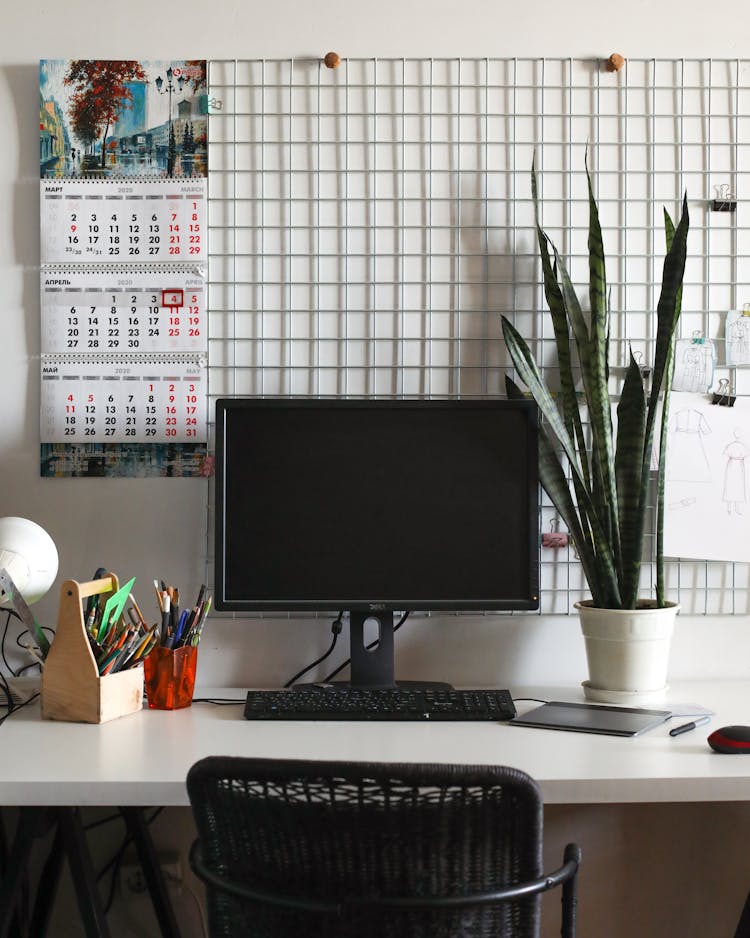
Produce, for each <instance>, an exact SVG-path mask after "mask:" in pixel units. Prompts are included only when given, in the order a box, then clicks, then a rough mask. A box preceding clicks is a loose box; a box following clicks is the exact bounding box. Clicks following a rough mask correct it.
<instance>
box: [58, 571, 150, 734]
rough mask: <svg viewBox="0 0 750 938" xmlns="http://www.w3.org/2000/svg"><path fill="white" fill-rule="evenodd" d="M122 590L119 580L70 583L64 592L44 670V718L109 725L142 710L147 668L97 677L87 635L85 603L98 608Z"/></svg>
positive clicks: (62, 592)
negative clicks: (95, 600) (92, 599)
mask: <svg viewBox="0 0 750 938" xmlns="http://www.w3.org/2000/svg"><path fill="white" fill-rule="evenodd" d="M118 589H119V584H118V582H117V577H116V576H114V574H111V573H108V574H107V575H106V576H105V577H103V578H102V579H100V580H91V581H90V582H88V583H78V582H77V581H76V580H66V581H65V582H64V583H63V585H62V588H61V590H60V607H59V610H58V614H57V631H56V632H55V637H54V639H53V641H52V644H51V645H50V649H49V652H48V653H47V658H46V660H45V664H44V669H43V670H42V717H44V719H46V720H67V721H69V722H74V723H106V722H107V721H108V720H114V719H115V718H116V717H122V716H125V715H126V714H128V713H136V712H137V711H139V710H140V709H141V708H142V706H143V665H141V664H138V665H136V666H135V667H133V668H129V669H128V670H127V671H118V672H117V673H116V674H107V675H105V676H104V677H100V676H99V669H98V668H97V664H96V659H95V658H94V655H93V652H92V651H91V646H90V645H89V640H88V637H87V635H86V625H85V623H84V621H83V611H82V606H81V602H82V600H84V599H86V598H87V597H89V596H100V597H101V599H100V600H99V601H100V602H104V603H106V601H107V599H108V598H109V597H110V596H111V595H112V594H113V593H116V592H117V590H118Z"/></svg>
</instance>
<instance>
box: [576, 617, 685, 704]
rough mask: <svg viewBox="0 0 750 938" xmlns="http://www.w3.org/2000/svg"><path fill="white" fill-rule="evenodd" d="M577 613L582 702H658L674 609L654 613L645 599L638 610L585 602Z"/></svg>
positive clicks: (662, 691)
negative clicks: (582, 648)
mask: <svg viewBox="0 0 750 938" xmlns="http://www.w3.org/2000/svg"><path fill="white" fill-rule="evenodd" d="M576 609H577V610H578V615H579V617H580V621H581V630H582V632H583V638H584V641H585V644H586V658H587V660H588V667H589V679H588V680H587V681H584V684H583V689H584V694H585V696H586V697H587V699H589V700H595V701H598V702H599V703H632V704H635V705H641V704H646V703H655V702H658V701H659V700H661V699H663V697H664V695H665V694H666V692H667V667H668V665H669V649H670V644H671V641H672V633H673V631H674V621H675V617H676V616H677V613H678V612H679V609H680V607H679V605H678V604H677V603H668V604H667V605H666V606H664V607H663V608H662V609H659V608H657V606H656V605H655V603H654V602H653V601H644V602H639V604H638V608H637V609H597V608H596V607H595V606H592V604H591V601H590V600H588V601H586V602H581V603H576Z"/></svg>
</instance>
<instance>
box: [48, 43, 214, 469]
mask: <svg viewBox="0 0 750 938" xmlns="http://www.w3.org/2000/svg"><path fill="white" fill-rule="evenodd" d="M40 91H41V104H40V116H39V131H40V262H41V268H40V298H41V304H40V305H41V320H42V322H41V362H40V378H41V405H40V439H41V474H42V475H44V476H74V475H81V476H86V475H98V476H101V475H145V476H151V475H172V476H190V475H205V474H206V473H207V471H208V468H209V467H210V461H209V460H208V459H207V455H206V440H207V407H206V386H205V384H206V382H205V372H206V355H207V351H208V336H207V322H206V270H205V262H206V259H207V256H208V251H207V243H206V232H207V217H206V216H207V210H206V204H207V189H206V176H207V169H208V158H207V154H208V146H207V144H208V139H207V115H206V112H207V107H206V106H205V99H206V62H205V61H204V60H181V61H171V62H167V61H165V62H143V61H139V60H117V61H112V60H93V59H71V60H61V61H58V60H43V61H42V62H41V63H40Z"/></svg>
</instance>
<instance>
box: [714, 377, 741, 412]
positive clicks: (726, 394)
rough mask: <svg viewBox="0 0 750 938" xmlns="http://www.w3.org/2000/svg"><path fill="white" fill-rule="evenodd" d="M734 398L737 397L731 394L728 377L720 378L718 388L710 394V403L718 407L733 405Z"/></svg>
mask: <svg viewBox="0 0 750 938" xmlns="http://www.w3.org/2000/svg"><path fill="white" fill-rule="evenodd" d="M736 400H737V398H736V397H735V395H733V394H732V389H731V386H730V384H729V378H720V379H719V388H718V390H717V391H714V393H713V394H712V395H711V403H712V404H717V405H718V406H719V407H734V402H735V401H736Z"/></svg>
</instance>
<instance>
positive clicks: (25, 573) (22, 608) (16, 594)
mask: <svg viewBox="0 0 750 938" xmlns="http://www.w3.org/2000/svg"><path fill="white" fill-rule="evenodd" d="M56 576H57V548H56V547H55V544H54V541H53V540H52V538H51V537H50V536H49V534H47V532H46V531H45V530H44V528H41V527H39V525H38V524H35V523H34V522H33V521H29V520H28V519H27V518H0V606H2V605H7V606H10V607H11V608H12V609H13V611H14V612H15V613H16V614H17V615H18V617H19V619H20V620H21V622H23V624H24V625H25V626H26V629H27V631H28V633H29V635H30V636H31V639H32V641H33V642H34V643H35V644H36V645H38V646H39V654H40V655H41V657H42V658H44V657H45V656H46V654H47V652H48V651H49V641H48V640H47V636H46V635H45V634H44V632H43V630H42V628H41V626H40V625H39V623H38V622H37V621H36V620H35V619H34V616H33V614H32V612H31V610H30V609H29V606H28V604H29V603H35V602H36V601H37V600H38V599H41V598H42V596H44V594H45V593H46V592H47V590H48V589H49V588H50V586H52V583H53V581H54V579H55V577H56ZM29 650H30V651H32V653H33V649H31V648H30V649H29Z"/></svg>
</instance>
